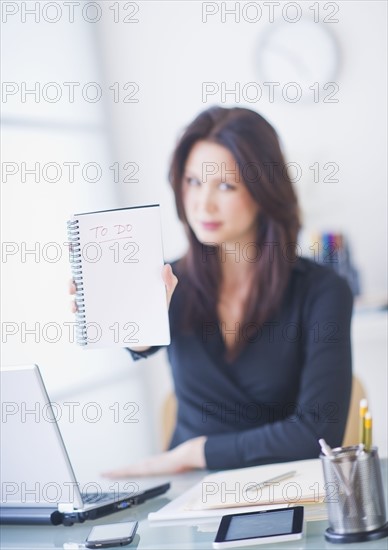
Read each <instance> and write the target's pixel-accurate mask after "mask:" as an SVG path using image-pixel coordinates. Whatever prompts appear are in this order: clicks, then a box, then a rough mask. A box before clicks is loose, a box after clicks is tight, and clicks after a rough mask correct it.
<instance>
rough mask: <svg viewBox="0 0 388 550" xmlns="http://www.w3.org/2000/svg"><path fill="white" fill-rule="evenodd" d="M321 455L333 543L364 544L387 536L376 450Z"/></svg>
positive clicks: (355, 449) (329, 535) (354, 449)
mask: <svg viewBox="0 0 388 550" xmlns="http://www.w3.org/2000/svg"><path fill="white" fill-rule="evenodd" d="M332 452H333V455H332V456H324V455H321V456H320V458H321V460H322V465H323V474H324V479H325V491H326V498H325V502H326V503H327V509H328V518H329V524H330V527H329V528H328V529H327V530H326V533H325V538H326V540H327V541H329V542H334V543H348V542H349V543H350V542H362V541H368V540H374V539H379V538H383V537H386V536H388V523H386V516H385V501H384V491H383V482H382V477H381V469H380V461H379V457H378V453H377V448H376V447H373V448H372V449H371V450H370V451H368V452H365V451H362V450H361V449H360V447H359V446H352V447H338V448H336V449H333V451H332Z"/></svg>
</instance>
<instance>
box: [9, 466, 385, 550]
mask: <svg viewBox="0 0 388 550" xmlns="http://www.w3.org/2000/svg"><path fill="white" fill-rule="evenodd" d="M387 463H388V459H383V460H382V461H381V464H382V473H383V480H384V485H385V497H386V500H387ZM203 475H204V473H203V472H190V473H187V474H181V475H176V476H172V477H171V485H172V487H171V489H170V491H169V492H168V493H167V495H168V497H167V496H164V495H163V496H161V497H159V498H156V499H152V500H150V501H148V502H145V503H144V504H142V505H140V506H138V507H135V508H132V509H131V510H130V511H123V512H120V513H117V514H113V515H111V516H107V517H105V518H104V519H102V520H99V521H95V522H93V521H89V522H86V523H84V524H82V525H73V526H72V527H63V526H58V527H54V526H53V527H51V526H36V527H31V526H23V525H21V526H3V527H2V528H1V537H0V541H1V544H0V546H1V549H2V550H11V549H12V550H16V549H17V550H27V549H28V550H34V549H36V550H37V549H39V550H44V549H46V548H47V549H49V548H63V545H64V544H65V543H67V544H70V543H82V542H84V541H85V539H86V537H87V535H88V533H89V531H90V529H91V528H92V526H93V525H97V524H103V523H110V522H116V521H126V520H130V519H134V520H137V521H138V522H139V528H138V534H137V535H136V536H135V539H134V541H133V542H132V544H131V545H129V546H126V547H124V548H128V550H131V549H134V548H138V549H139V550H142V549H144V550H145V549H154V550H190V549H194V550H197V549H198V550H200V549H201V550H202V549H203V550H204V549H206V550H209V549H211V547H212V542H213V539H214V536H215V532H216V530H217V526H218V522H217V521H215V520H214V519H213V520H209V521H207V522H206V523H203V522H201V523H196V520H193V524H192V525H188V524H187V523H185V524H177V523H175V524H174V525H162V524H159V523H154V522H153V523H149V522H148V520H147V516H148V514H149V512H155V511H157V510H159V509H160V508H161V507H162V506H164V505H165V504H167V503H168V502H169V501H170V500H171V499H173V498H175V497H176V496H178V495H180V494H182V492H183V491H186V490H187V489H189V488H190V487H192V486H193V485H194V484H195V483H197V482H199V481H200V480H201V479H202V477H203ZM225 513H226V511H225ZM202 521H203V520H202ZM327 526H328V524H327V522H326V521H316V522H309V523H307V530H306V537H305V538H304V539H302V540H300V541H293V542H286V543H283V544H275V543H274V544H265V545H264V544H263V545H260V546H259V547H258V548H261V549H262V550H265V549H266V548H268V549H272V550H275V549H277V548H285V549H286V548H288V549H289V550H297V549H303V550H308V549H311V550H322V549H328V550H329V549H330V548H332V549H335V548H337V549H339V548H342V549H343V550H357V549H360V550H361V549H363V550H369V549H374V550H386V549H387V548H388V538H385V539H380V540H377V541H372V542H364V543H359V544H351V545H346V544H330V543H328V542H326V541H325V538H324V532H325V529H326V527H327ZM65 548H66V546H65ZM252 548H254V547H252Z"/></svg>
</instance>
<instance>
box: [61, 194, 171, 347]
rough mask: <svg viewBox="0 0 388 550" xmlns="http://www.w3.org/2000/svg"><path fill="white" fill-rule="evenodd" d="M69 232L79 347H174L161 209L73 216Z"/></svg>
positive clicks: (114, 211) (149, 208)
mask: <svg viewBox="0 0 388 550" xmlns="http://www.w3.org/2000/svg"><path fill="white" fill-rule="evenodd" d="M67 227H68V238H69V244H70V262H71V266H72V273H73V279H74V281H75V284H76V289H77V290H76V295H75V300H76V303H77V313H76V340H77V343H78V344H80V345H81V346H86V347H88V348H89V347H91V348H96V347H110V346H118V347H136V346H154V345H155V346H157V345H167V344H169V343H170V330H169V322H168V310H167V303H166V289H165V286H164V282H163V280H162V267H163V247H162V235H161V224H160V207H159V205H157V204H153V205H147V206H136V207H130V208H119V209H116V210H104V211H99V212H83V213H79V214H74V216H73V218H72V219H71V220H69V221H68V222H67Z"/></svg>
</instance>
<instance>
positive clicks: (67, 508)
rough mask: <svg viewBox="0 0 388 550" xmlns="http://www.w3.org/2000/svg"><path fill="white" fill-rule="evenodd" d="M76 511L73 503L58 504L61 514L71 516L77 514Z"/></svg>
mask: <svg viewBox="0 0 388 550" xmlns="http://www.w3.org/2000/svg"><path fill="white" fill-rule="evenodd" d="M75 511H76V509H75V508H74V506H73V504H72V503H71V502H59V503H58V512H61V514H71V513H72V512H75Z"/></svg>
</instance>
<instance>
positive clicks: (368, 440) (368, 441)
mask: <svg viewBox="0 0 388 550" xmlns="http://www.w3.org/2000/svg"><path fill="white" fill-rule="evenodd" d="M364 430H365V432H364V440H365V451H370V450H371V448H372V415H371V413H370V412H367V413H365V416H364Z"/></svg>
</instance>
